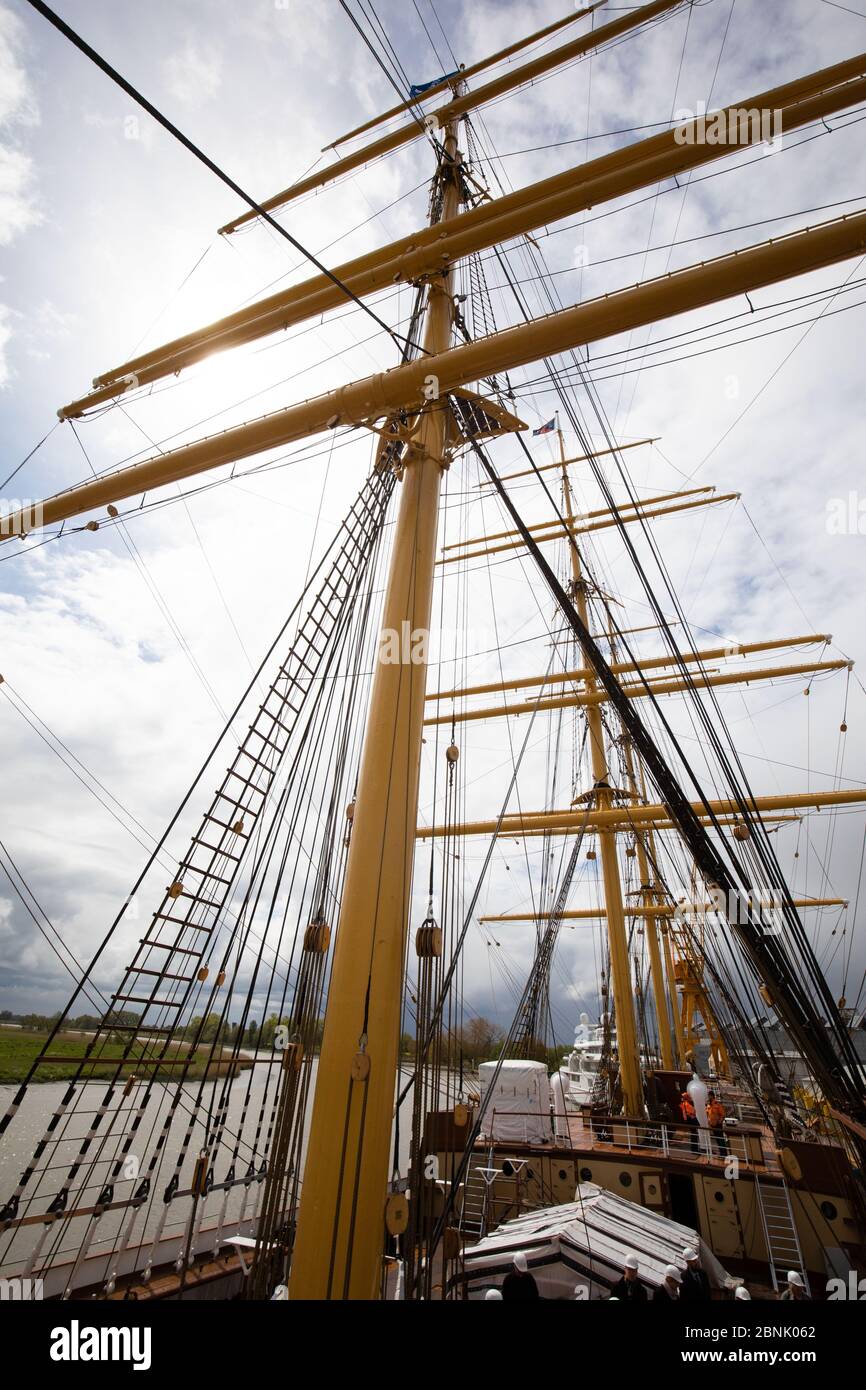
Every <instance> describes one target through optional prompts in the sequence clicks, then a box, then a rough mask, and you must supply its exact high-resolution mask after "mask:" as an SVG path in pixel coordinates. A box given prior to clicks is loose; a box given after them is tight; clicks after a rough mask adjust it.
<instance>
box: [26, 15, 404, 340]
mask: <svg viewBox="0 0 866 1390" xmlns="http://www.w3.org/2000/svg"><path fill="white" fill-rule="evenodd" d="M26 3H27V4H28V5H30V6H31V8H32V9H34V10H36V11H37V13H39V14H41V15H42V17H43V19H47V20H48V23H49V24H53V25H54V28H55V29H57V30H58V32H59V33H61V34H62V35H63V37H64V38H66V39H68V40H69V42H70V43H71V44H74V46H75V47H76V48H77V49H78V50H79V52H80V53H83V54H84V56H85V57H86V58H89V59H90V61H91V62H92V63H95V64H96V66H97V67H98V68H100V69H101V71H102V72H104V73H105V75H106V77H110V78H111V80H112V82H114V83H116V84H117V86H118V87H120V88H121V90H122V91H124V92H126V94H127V96H129V97H132V100H133V101H135V102H137V103H138V105H139V106H140V107H142V109H143V110H145V111H146V112H147V114H148V115H149V116H152V117H153V119H154V120H155V121H156V122H157V123H158V124H159V125H161V126H162V127H163V129H164V130H167V131H168V133H169V135H173V136H174V138H175V140H178V141H180V143H181V144H182V145H183V146H184V148H185V149H187V150H189V152H190V154H193V155H195V157H196V159H198V160H200V162H201V163H202V164H203V165H204V166H205V168H206V169H210V171H211V173H212V174H216V176H217V178H218V179H220V180H221V182H222V183H224V184H225V185H226V187H227V188H230V189H231V190H232V192H233V193H236V194H237V196H238V197H239V198H240V199H241V200H242V201H243V202H245V203H246V204H247V206H248V207H249V208H251V209H252V211H253V212H254V213H255V214H256V216H257V217H261V218H262V219H263V221H265V222H267V224H268V226H270V227H273V229H274V231H275V232H277V233H278V234H279V235H280V236H281V237H284V238H285V240H286V241H288V242H289V243H290V244H291V245H292V246H294V248H295V250H296V251H299V252H300V253H301V255H302V256H305V257H306V259H307V260H308V261H309V262H310V263H311V265H314V266H315V267H316V269H317V270H318V271H320V272H321V274H322V275H324V276H326V277H327V279H329V280H330V281H331V283H332V284H334V285H336V286H337V288H338V289H339V290H340V291H341V292H342V293H343V294H344V295H345V296H346V298H347V299H351V300H352V301H353V303H355V304H357V306H358V308H359V309H363V311H364V313H365V314H369V316H370V318H371V319H372V320H373V321H374V323H377V324H378V325H379V327H380V328H381V329H384V331H385V332H386V333H387V334H388V336H389V337H390V338H392V339H393V340H394V342H395V343H397V344H398V345H400V346H402V345H403V344H404V343H405V342H406V339H404V338H403V337H402V336H401V335H400V334H399V333H397V332H396V330H395V329H393V328H390V327H389V325H388V324H387V323H386V322H385V320H384V319H380V318H379V315H378V314H376V313H374V311H373V310H372V309H371V308H370V307H369V305H367V304H365V303H364V301H363V300H362V299H360V298H359V296H358V295H356V294H355V293H354V291H353V290H350V289H349V286H348V285H346V284H345V283H344V282H343V281H342V280H341V279H340V277H339V276H338V275H335V274H334V273H333V271H331V270H328V268H327V266H325V265H323V264H322V262H321V261H320V260H319V259H318V258H317V257H316V256H314V255H313V253H312V251H308V250H307V249H306V247H305V246H302V245H301V243H300V242H299V241H298V240H297V238H296V237H293V236H292V234H291V232H289V231H287V230H286V228H285V227H283V226H282V225H281V224H280V223H279V222H277V220H276V218H274V217H271V215H270V213H269V212H267V211H266V210H265V209H264V208H263V207H262V206H261V204H260V203H257V202H256V200H255V198H253V197H251V196H250V194H249V193H247V192H245V191H244V189H243V188H241V186H240V184H238V183H235V181H234V179H233V178H231V177H230V176H229V175H228V174H227V173H226V172H225V170H223V169H221V168H220V166H219V165H218V164H216V163H214V161H213V160H212V159H211V158H210V157H209V156H208V155H206V154H205V152H204V150H201V149H199V147H198V145H196V144H194V142H193V141H192V140H190V139H189V137H188V136H187V135H184V133H183V131H182V130H179V129H178V127H177V126H176V125H175V124H174V123H173V122H172V121H170V120H169V119H168V117H167V116H164V115H163V114H162V112H161V111H159V110H158V109H157V108H156V107H155V106H154V105H153V103H152V102H150V101H148V100H147V97H145V96H143V95H142V94H141V92H139V91H138V90H137V89H136V88H135V87H133V85H132V83H131V82H127V80H126V78H125V77H122V76H121V74H120V73H119V72H118V71H117V69H116V68H114V67H112V65H111V63H109V62H108V61H107V60H106V59H105V58H103V57H101V55H100V54H99V53H97V52H96V50H95V49H94V48H91V46H90V44H89V43H87V41H86V40H85V39H83V38H82V37H81V35H80V34H78V33H76V31H75V30H74V29H71V28H70V27H69V25H68V24H67V23H66V22H65V21H64V20H62V19H61V18H60V16H59V15H58V14H55V13H54V11H53V10H52V9H51V8H50V7H49V6H48V5H45V4H43V3H42V0H26ZM412 346H414V347H417V344H412ZM418 350H419V351H422V349H420V348H419V349H418Z"/></svg>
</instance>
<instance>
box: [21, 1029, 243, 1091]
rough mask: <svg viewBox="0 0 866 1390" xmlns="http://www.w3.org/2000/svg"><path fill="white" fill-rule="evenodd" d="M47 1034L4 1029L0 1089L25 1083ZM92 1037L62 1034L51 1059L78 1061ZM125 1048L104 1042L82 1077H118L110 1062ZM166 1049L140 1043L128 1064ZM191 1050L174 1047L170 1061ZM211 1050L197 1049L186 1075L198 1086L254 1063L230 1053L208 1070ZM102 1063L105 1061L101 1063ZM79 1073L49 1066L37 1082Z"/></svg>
mask: <svg viewBox="0 0 866 1390" xmlns="http://www.w3.org/2000/svg"><path fill="white" fill-rule="evenodd" d="M46 1037H47V1034H46V1033H41V1032H38V1033H37V1032H31V1031H30V1030H29V1029H24V1028H22V1029H17V1028H16V1029H12V1028H8V1029H7V1028H0V1084H2V1083H4V1082H5V1083H6V1084H14V1083H16V1082H19V1081H23V1080H24V1078H25V1076H26V1075H27V1072H28V1071H29V1069H30V1067H31V1065H32V1063H33V1062H34V1060H35V1059H36V1057H37V1056H38V1055H39V1052H40V1051H41V1049H42V1048H43V1046H44V1044H45V1040H46ZM92 1041H93V1038H92V1036H89V1035H82V1036H76V1035H74V1034H70V1033H58V1034H57V1037H56V1038H54V1039H53V1041H52V1043H51V1046H50V1047H49V1049H48V1053H49V1056H51V1057H59V1058H62V1057H70V1058H80V1057H82V1056H83V1055H84V1053H85V1052H86V1051H87V1048H88V1047H89V1045H90V1044H91V1043H92ZM125 1047H126V1043H125V1042H123V1041H120V1040H117V1041H114V1040H112V1041H107V1040H105V1039H101V1040H100V1042H99V1044H98V1045H97V1048H96V1049H95V1050H94V1052H93V1054H92V1057H98V1058H99V1061H98V1063H97V1064H96V1065H95V1066H94V1065H93V1063H92V1060H91V1061H90V1062H88V1064H87V1066H86V1067H85V1068H84V1071H83V1073H82V1075H83V1077H85V1078H90V1077H93V1078H94V1079H95V1080H105V1079H106V1078H108V1077H111V1076H113V1075H114V1071H115V1068H114V1066H113V1064H112V1059H116V1058H118V1057H120V1056H122V1054H123V1051H124V1048H125ZM161 1050H162V1042H161V1041H155V1042H153V1043H151V1044H150V1045H149V1046H148V1045H146V1044H142V1043H134V1044H133V1047H132V1049H131V1051H130V1054H129V1057H128V1058H127V1063H130V1062H132V1061H133V1059H135V1058H138V1057H141V1056H147V1055H148V1054H150V1055H151V1056H153V1055H155V1054H156V1053H157V1052H160V1051H161ZM188 1051H189V1047H188V1044H187V1043H172V1044H171V1045H170V1047H169V1048H168V1050H167V1051H166V1054H165V1056H166V1060H171V1059H172V1058H180V1057H184V1056H186V1054H187V1052H188ZM209 1051H210V1048H209V1046H206V1047H199V1048H198V1049H197V1051H196V1057H195V1060H194V1061H193V1062H192V1063H191V1064H190V1067H189V1070H188V1071H187V1072H186V1079H187V1080H191V1081H199V1080H201V1078H202V1077H203V1076H205V1074H206V1075H207V1077H208V1079H216V1078H217V1077H223V1076H226V1075H227V1074H228V1072H229V1070H232V1071H233V1072H234V1074H235V1075H237V1073H238V1072H240V1071H245V1070H246V1069H247V1068H248V1067H249V1066H250V1065H251V1064H250V1062H249V1061H248V1060H241V1061H239V1062H234V1063H232V1061H231V1054H230V1053H228V1052H225V1053H224V1054H223V1055H224V1056H225V1058H226V1060H225V1061H220V1060H219V1057H217V1058H215V1059H214V1061H213V1062H212V1064H211V1065H210V1066H209V1067H208V1066H207V1060H208V1053H209ZM103 1059H104V1060H103ZM77 1069H78V1064H77V1063H76V1062H74V1061H71V1062H63V1061H57V1062H47V1063H45V1064H44V1065H43V1066H41V1067H40V1068H39V1070H38V1071H37V1073H36V1075H35V1077H34V1080H35V1081H68V1080H69V1079H70V1078H71V1077H73V1076H74V1075H75V1073H76V1071H77ZM182 1072H183V1068H182V1067H176V1066H175V1067H142V1068H141V1071H140V1072H135V1068H134V1066H132V1065H126V1064H125V1065H124V1068H123V1070H122V1072H121V1077H123V1078H125V1077H128V1076H131V1075H133V1074H135V1075H137V1076H138V1077H139V1079H140V1080H144V1079H146V1078H153V1077H156V1078H158V1079H159V1080H160V1081H170V1080H173V1079H176V1078H177V1077H178V1076H179V1075H180V1074H181V1073H182Z"/></svg>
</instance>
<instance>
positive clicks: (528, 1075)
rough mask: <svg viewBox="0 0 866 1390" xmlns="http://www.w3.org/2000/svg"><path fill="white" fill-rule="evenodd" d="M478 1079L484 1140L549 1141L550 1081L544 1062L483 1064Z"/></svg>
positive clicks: (529, 1142) (550, 1135)
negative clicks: (497, 1072) (482, 1112)
mask: <svg viewBox="0 0 866 1390" xmlns="http://www.w3.org/2000/svg"><path fill="white" fill-rule="evenodd" d="M497 1067H498V1068H499V1074H498V1076H497V1075H496V1071H497ZM494 1077H495V1078H496V1079H495V1080H494ZM478 1079H479V1087H480V1091H481V1105H482V1108H483V1111H484V1117H483V1120H482V1133H483V1134H484V1136H485V1138H489V1139H504V1140H506V1141H507V1142H514V1141H519V1142H522V1143H526V1144H539V1143H540V1144H546V1143H549V1142H550V1140H551V1139H552V1138H553V1131H552V1126H551V1120H550V1081H549V1080H548V1076H547V1067H546V1066H545V1065H544V1063H543V1062H499V1063H497V1062H482V1063H481V1065H480V1067H479V1068H478Z"/></svg>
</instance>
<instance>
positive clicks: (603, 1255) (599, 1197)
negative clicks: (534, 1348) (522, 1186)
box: [466, 1182, 742, 1298]
mask: <svg viewBox="0 0 866 1390" xmlns="http://www.w3.org/2000/svg"><path fill="white" fill-rule="evenodd" d="M690 1246H692V1247H694V1248H695V1249H697V1250H698V1251H699V1252H700V1256H701V1265H702V1266H703V1268H704V1270H705V1271H706V1274H707V1277H708V1279H709V1281H710V1285H711V1287H713V1288H734V1287H735V1285H737V1284H739V1283H741V1282H742V1281H741V1280H740V1279H734V1278H732V1277H731V1276H730V1275H729V1274H728V1273H727V1272H726V1270H725V1269H724V1268H723V1267H722V1265H721V1264H720V1263H719V1261H718V1260H717V1259H716V1257H715V1255H714V1254H713V1253H712V1251H711V1250H710V1249H709V1247H708V1246H707V1245H706V1244H705V1243H704V1242H703V1241H702V1240H701V1239H700V1237H699V1236H698V1235H697V1233H696V1232H695V1231H693V1230H691V1229H690V1228H689V1227H688V1226H680V1225H679V1223H678V1222H676V1221H669V1220H668V1218H667V1217H666V1216H659V1215H658V1214H657V1213H656V1212H652V1211H647V1209H646V1208H645V1207H639V1206H638V1205H637V1203H635V1202H629V1201H627V1200H626V1199H625V1198H624V1197H617V1196H615V1195H614V1193H612V1192H605V1190H604V1189H603V1188H601V1187H598V1186H597V1185H596V1184H595V1183H592V1182H584V1183H581V1184H580V1186H579V1187H578V1189H577V1192H576V1194H575V1201H573V1202H569V1203H568V1204H567V1205H566V1206H562V1207H546V1208H545V1209H544V1210H542V1211H533V1212H529V1213H527V1215H526V1216H518V1217H516V1218H515V1219H514V1220H513V1221H506V1222H504V1223H503V1224H502V1225H501V1226H499V1227H498V1228H497V1229H496V1230H495V1231H493V1232H492V1233H491V1234H490V1235H489V1236H485V1238H484V1239H483V1240H480V1241H479V1242H478V1244H477V1245H474V1246H472V1247H471V1248H470V1249H468V1250H467V1251H466V1280H467V1287H468V1293H469V1297H470V1298H483V1297H484V1295H485V1293H486V1291H487V1290H488V1289H491V1288H499V1286H500V1285H501V1284H502V1281H503V1279H504V1278H505V1275H506V1274H507V1273H508V1271H509V1270H510V1268H511V1265H512V1261H513V1259H514V1256H515V1255H516V1254H517V1252H518V1250H522V1251H523V1253H524V1255H525V1256H526V1259H527V1262H528V1264H529V1268H530V1270H531V1271H532V1273H533V1274H534V1276H535V1280H536V1283H537V1284H538V1291H539V1293H540V1294H541V1297H542V1298H574V1296H575V1288H576V1286H577V1285H581V1286H582V1287H583V1288H584V1289H588V1290H589V1292H588V1293H586V1294H584V1295H583V1296H584V1297H586V1298H604V1297H605V1296H606V1295H607V1293H608V1292H609V1291H610V1289H611V1288H613V1285H614V1284H615V1283H616V1282H617V1280H618V1279H620V1278H621V1276H622V1271H623V1265H624V1263H625V1257H626V1255H628V1254H629V1253H631V1252H634V1254H635V1255H637V1257H638V1260H639V1261H640V1270H639V1274H638V1277H639V1278H640V1279H641V1280H642V1282H643V1283H644V1284H646V1286H647V1288H648V1289H650V1290H652V1289H656V1288H658V1287H659V1285H660V1284H661V1283H662V1282H663V1280H664V1267H665V1265H668V1264H672V1265H677V1266H678V1268H679V1269H685V1260H684V1259H683V1250H685V1249H687V1248H688V1247H690Z"/></svg>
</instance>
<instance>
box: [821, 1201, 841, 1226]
mask: <svg viewBox="0 0 866 1390" xmlns="http://www.w3.org/2000/svg"><path fill="white" fill-rule="evenodd" d="M821 1215H822V1216H823V1217H826V1219H827V1220H828V1221H835V1220H836V1217H837V1216H838V1215H839V1212H838V1210H837V1208H836V1206H835V1204H834V1203H833V1202H822V1203H821Z"/></svg>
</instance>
